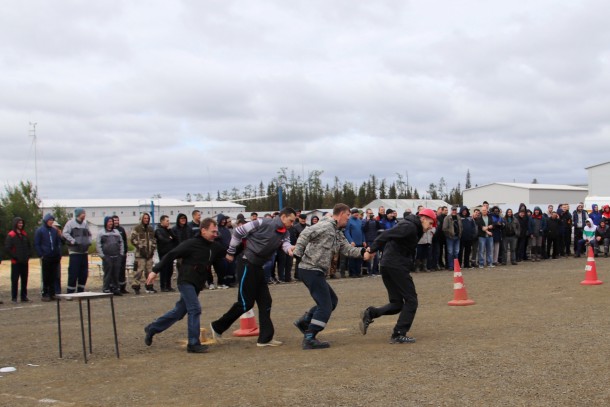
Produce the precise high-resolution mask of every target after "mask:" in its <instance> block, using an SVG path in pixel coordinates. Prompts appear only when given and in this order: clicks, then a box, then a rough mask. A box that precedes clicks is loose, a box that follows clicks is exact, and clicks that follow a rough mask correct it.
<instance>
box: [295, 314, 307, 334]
mask: <svg viewBox="0 0 610 407" xmlns="http://www.w3.org/2000/svg"><path fill="white" fill-rule="evenodd" d="M292 324H293V325H294V326H296V327H297V329H298V330H299V331H301V333H302V334H303V335H305V332H307V329H309V322H307V312H306V313H304V314H303V316H302V317H301V318H299V319H297V320H296V321H294V322H293V323H292Z"/></svg>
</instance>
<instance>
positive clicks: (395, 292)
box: [370, 265, 417, 335]
mask: <svg viewBox="0 0 610 407" xmlns="http://www.w3.org/2000/svg"><path fill="white" fill-rule="evenodd" d="M379 268H380V270H381V277H382V279H383V285H385V288H386V290H387V291H388V298H389V300H390V302H389V303H388V304H386V305H384V306H383V307H380V308H375V307H371V308H370V314H371V317H373V318H378V317H380V316H382V315H395V314H398V313H400V315H399V316H398V321H396V325H395V326H394V335H406V334H407V332H409V330H410V329H411V325H412V324H413V320H414V319H415V313H416V312H417V292H416V291H415V284H414V283H413V278H412V277H411V274H410V273H409V270H410V269H411V265H406V266H405V267H404V268H401V269H398V268H389V267H383V266H380V267H379Z"/></svg>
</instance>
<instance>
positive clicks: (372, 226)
mask: <svg viewBox="0 0 610 407" xmlns="http://www.w3.org/2000/svg"><path fill="white" fill-rule="evenodd" d="M365 214H366V216H365V219H364V221H363V222H364V240H365V241H366V247H368V246H370V245H371V244H372V243H373V241H375V239H376V238H377V235H378V234H379V232H380V231H381V230H383V226H382V225H381V222H380V221H378V220H377V219H375V214H374V213H373V210H372V209H371V208H367V209H366V212H365ZM366 267H367V269H368V273H369V276H378V275H379V256H375V257H374V258H373V259H372V260H369V261H368V262H367V263H366Z"/></svg>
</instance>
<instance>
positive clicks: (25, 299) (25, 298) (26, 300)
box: [14, 297, 32, 302]
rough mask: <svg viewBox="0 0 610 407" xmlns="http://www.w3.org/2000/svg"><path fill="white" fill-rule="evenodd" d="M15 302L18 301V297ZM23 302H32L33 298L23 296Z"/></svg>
mask: <svg viewBox="0 0 610 407" xmlns="http://www.w3.org/2000/svg"><path fill="white" fill-rule="evenodd" d="M14 302H17V299H15V301H14ZM21 302H32V300H30V299H29V298H28V297H23V298H22V299H21Z"/></svg>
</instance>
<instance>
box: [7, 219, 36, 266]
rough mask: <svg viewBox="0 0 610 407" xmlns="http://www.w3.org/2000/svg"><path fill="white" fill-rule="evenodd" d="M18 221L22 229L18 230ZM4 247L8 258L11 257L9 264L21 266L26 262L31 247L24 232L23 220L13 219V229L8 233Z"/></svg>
mask: <svg viewBox="0 0 610 407" xmlns="http://www.w3.org/2000/svg"><path fill="white" fill-rule="evenodd" d="M20 221H21V222H23V227H22V228H21V229H18V228H17V223H19V222H20ZM4 247H5V249H6V252H7V253H8V254H9V256H11V263H13V264H17V263H20V264H23V263H27V262H28V260H29V259H30V252H31V250H32V246H31V245H30V240H29V239H28V234H27V233H26V232H25V221H24V220H23V219H21V218H19V217H16V218H15V219H13V229H12V230H11V231H10V232H8V235H7V236H6V240H5V241H4Z"/></svg>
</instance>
